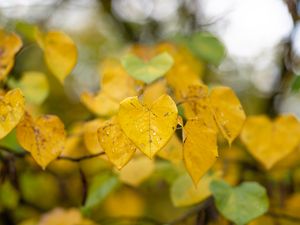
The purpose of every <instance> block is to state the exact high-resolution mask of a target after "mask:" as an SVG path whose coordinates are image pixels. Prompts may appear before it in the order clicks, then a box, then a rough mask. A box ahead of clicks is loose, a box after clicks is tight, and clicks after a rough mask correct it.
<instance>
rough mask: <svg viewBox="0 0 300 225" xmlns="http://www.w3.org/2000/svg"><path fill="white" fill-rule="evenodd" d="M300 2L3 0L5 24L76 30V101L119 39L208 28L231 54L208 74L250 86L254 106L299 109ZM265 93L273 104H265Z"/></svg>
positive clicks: (71, 88)
mask: <svg viewBox="0 0 300 225" xmlns="http://www.w3.org/2000/svg"><path fill="white" fill-rule="evenodd" d="M299 10H300V8H299V6H298V4H297V1H296V0H286V1H283V0H264V1H259V0H112V1H109V0H104V1H100V0H0V26H2V27H6V28H7V27H8V28H11V29H17V30H18V31H21V33H22V32H23V34H24V33H25V35H26V28H27V27H26V26H28V23H29V24H37V25H39V26H40V27H42V28H44V29H61V30H64V31H65V32H67V33H68V34H70V35H71V37H72V38H73V39H74V40H75V42H76V44H77V46H78V48H79V63H78V65H77V67H76V69H75V71H74V72H73V74H72V76H70V77H69V79H72V82H70V83H72V84H70V85H68V87H67V88H66V89H67V90H66V92H67V93H68V96H69V97H70V98H71V99H73V100H74V101H76V99H77V100H78V96H79V94H80V93H81V92H82V91H83V89H89V90H96V89H97V88H98V87H97V84H98V82H95V80H97V79H99V77H98V72H97V65H98V63H99V60H100V59H101V58H103V57H104V56H107V55H114V54H117V52H118V50H119V49H120V47H124V46H126V45H127V44H128V43H132V42H140V43H154V42H158V41H161V40H170V39H173V38H176V36H178V35H189V34H191V33H193V32H195V31H209V32H211V33H212V34H214V35H216V36H217V37H218V38H219V39H220V40H221V41H222V42H223V43H224V45H225V47H226V51H227V54H226V59H225V60H223V62H222V63H221V64H220V65H219V66H214V67H211V68H209V71H208V72H207V74H206V78H207V79H208V80H210V81H211V82H217V83H218V82H220V83H223V84H225V85H229V86H231V87H233V88H234V89H235V90H236V91H237V92H239V94H240V95H243V93H247V96H248V100H247V99H243V102H244V105H245V107H247V105H248V103H249V102H251V103H253V101H254V102H255V103H257V104H258V106H257V108H255V107H254V106H251V109H250V108H249V109H248V110H247V111H248V113H250V114H251V113H257V111H262V112H263V111H266V110H269V111H270V112H271V113H272V111H273V112H274V110H275V111H277V112H294V113H296V114H297V115H298V116H300V108H299V107H297V103H298V102H299V100H300V99H299V98H300V97H299V94H297V93H293V92H287V91H288V89H289V88H290V86H292V83H293V81H292V80H291V78H293V79H295V78H294V77H295V76H297V75H298V74H299V69H300V66H299V60H300V57H299V54H300V41H299V39H300V32H299V24H298V18H299V15H298V13H299ZM29 48H30V47H29ZM26 50H28V49H25V50H23V52H22V54H24V55H26ZM31 64H34V62H31ZM27 67H29V68H30V67H34V65H27ZM208 73H209V74H208ZM76 83H80V85H76ZM251 98H253V99H251ZM265 100H267V101H268V100H270V101H271V102H269V103H270V104H271V105H270V104H263V105H261V104H262V102H264V101H265ZM247 101H249V102H247ZM264 103H265V102H264ZM253 107H254V108H253ZM266 107H267V108H266Z"/></svg>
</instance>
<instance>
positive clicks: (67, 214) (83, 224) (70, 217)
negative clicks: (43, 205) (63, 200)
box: [37, 208, 96, 225]
mask: <svg viewBox="0 0 300 225" xmlns="http://www.w3.org/2000/svg"><path fill="white" fill-rule="evenodd" d="M60 224H63V225H96V224H95V223H94V222H92V221H90V220H88V219H85V218H83V217H82V215H81V213H80V211H79V210H78V209H67V210H66V209H62V208H55V209H53V210H52V211H50V212H48V213H46V214H44V215H43V216H42V217H41V219H40V221H39V223H38V224H37V225H60Z"/></svg>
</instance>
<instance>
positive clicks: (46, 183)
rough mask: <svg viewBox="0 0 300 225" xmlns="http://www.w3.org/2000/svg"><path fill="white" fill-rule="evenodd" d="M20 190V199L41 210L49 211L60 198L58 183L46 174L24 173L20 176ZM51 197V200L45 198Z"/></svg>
mask: <svg viewBox="0 0 300 225" xmlns="http://www.w3.org/2000/svg"><path fill="white" fill-rule="evenodd" d="M19 183H20V189H21V194H22V198H23V199H24V200H25V201H26V202H28V203H30V204H33V205H36V206H39V207H40V208H42V209H50V208H52V207H54V206H55V205H56V204H58V200H59V197H60V189H59V183H58V182H57V180H56V178H55V177H54V176H53V175H51V174H48V173H33V172H29V171H28V172H25V173H22V174H21V177H20V180H19ZM45 194H47V196H51V198H45Z"/></svg>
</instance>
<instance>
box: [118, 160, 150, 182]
mask: <svg viewBox="0 0 300 225" xmlns="http://www.w3.org/2000/svg"><path fill="white" fill-rule="evenodd" d="M154 167H155V164H154V161H153V160H151V159H149V158H147V157H145V156H143V155H142V156H139V157H137V158H133V159H132V160H130V162H129V163H128V164H127V165H126V166H124V167H123V169H122V170H120V172H119V177H120V180H121V181H122V182H124V183H126V184H129V185H132V186H138V185H139V184H141V183H142V182H143V181H144V180H146V179H147V178H148V177H149V176H150V175H151V174H152V172H153V171H154Z"/></svg>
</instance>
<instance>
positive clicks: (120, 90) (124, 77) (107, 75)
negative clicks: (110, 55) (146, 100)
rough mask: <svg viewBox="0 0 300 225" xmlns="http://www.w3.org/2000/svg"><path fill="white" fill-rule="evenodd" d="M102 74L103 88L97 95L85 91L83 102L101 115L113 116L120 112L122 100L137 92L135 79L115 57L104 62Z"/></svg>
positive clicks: (82, 96) (82, 97)
mask: <svg viewBox="0 0 300 225" xmlns="http://www.w3.org/2000/svg"><path fill="white" fill-rule="evenodd" d="M101 75H102V80H101V84H100V86H101V90H100V91H99V92H98V93H97V94H96V95H93V94H91V93H89V92H83V93H82V94H81V102H82V103H83V104H84V105H85V106H86V107H87V108H88V109H89V110H90V111H92V112H93V113H95V114H97V115H99V116H112V115H114V114H116V113H117V112H118V109H119V103H120V101H122V100H123V99H124V98H127V97H130V96H134V95H136V94H137V92H136V90H135V81H134V79H133V78H132V77H130V76H129V75H128V74H127V73H126V72H125V70H124V69H123V67H122V65H121V64H120V62H119V61H116V60H114V59H107V60H105V61H104V62H103V63H102V67H101Z"/></svg>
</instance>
